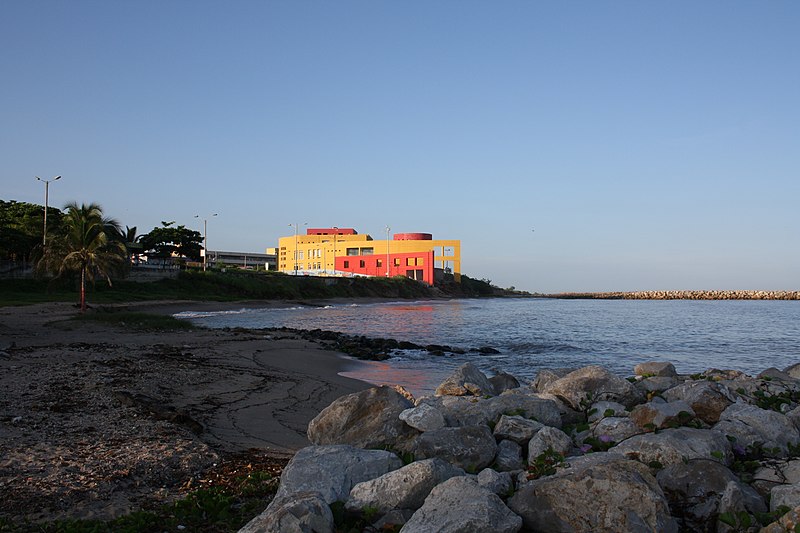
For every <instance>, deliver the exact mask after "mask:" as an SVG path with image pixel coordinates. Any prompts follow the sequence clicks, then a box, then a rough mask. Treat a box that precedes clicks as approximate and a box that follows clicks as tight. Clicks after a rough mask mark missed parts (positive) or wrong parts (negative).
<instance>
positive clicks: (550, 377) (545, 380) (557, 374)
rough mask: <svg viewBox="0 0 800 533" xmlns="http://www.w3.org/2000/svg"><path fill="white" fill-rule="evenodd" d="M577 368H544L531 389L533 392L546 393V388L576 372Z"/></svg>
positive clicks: (537, 375)
mask: <svg viewBox="0 0 800 533" xmlns="http://www.w3.org/2000/svg"><path fill="white" fill-rule="evenodd" d="M576 370H577V368H543V369H542V370H540V371H539V373H538V374H536V377H535V378H534V380H533V383H531V387H533V390H535V391H537V392H544V389H545V387H546V386H547V385H548V384H549V383H552V382H553V381H556V380H557V379H561V378H563V377H564V376H566V375H567V374H569V373H570V372H574V371H576Z"/></svg>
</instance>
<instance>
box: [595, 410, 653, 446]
mask: <svg viewBox="0 0 800 533" xmlns="http://www.w3.org/2000/svg"><path fill="white" fill-rule="evenodd" d="M591 431H592V436H594V437H595V438H598V439H599V438H601V437H604V436H605V437H607V438H608V439H610V440H612V441H614V442H617V443H619V442H622V441H624V440H625V439H627V438H629V437H633V436H634V435H639V434H641V433H643V432H644V430H643V429H642V428H640V427H639V426H637V425H636V422H634V421H633V420H631V419H630V418H628V417H624V418H623V417H619V416H610V417H607V418H603V419H602V420H598V421H597V422H596V423H594V424H593V425H592V426H591Z"/></svg>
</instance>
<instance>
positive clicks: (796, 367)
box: [783, 363, 800, 379]
mask: <svg viewBox="0 0 800 533" xmlns="http://www.w3.org/2000/svg"><path fill="white" fill-rule="evenodd" d="M783 371H784V372H785V373H786V374H788V375H789V376H791V377H793V378H795V379H800V363H795V364H793V365H789V366H787V367H786V368H784V369H783Z"/></svg>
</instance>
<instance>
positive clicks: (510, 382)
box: [489, 372, 519, 394]
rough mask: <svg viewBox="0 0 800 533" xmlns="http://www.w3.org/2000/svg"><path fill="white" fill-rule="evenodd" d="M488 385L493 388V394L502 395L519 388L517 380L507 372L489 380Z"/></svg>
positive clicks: (499, 373)
mask: <svg viewBox="0 0 800 533" xmlns="http://www.w3.org/2000/svg"><path fill="white" fill-rule="evenodd" d="M489 383H491V384H492V387H494V393H495V394H502V393H504V392H505V391H507V390H511V389H518V388H519V380H517V378H515V377H514V376H512V375H511V374H509V373H507V372H498V373H497V374H495V375H494V376H492V377H490V378H489Z"/></svg>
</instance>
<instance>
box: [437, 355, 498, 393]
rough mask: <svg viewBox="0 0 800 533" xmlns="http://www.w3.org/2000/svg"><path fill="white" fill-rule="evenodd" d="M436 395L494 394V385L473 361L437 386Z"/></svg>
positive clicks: (465, 364)
mask: <svg viewBox="0 0 800 533" xmlns="http://www.w3.org/2000/svg"><path fill="white" fill-rule="evenodd" d="M435 394H436V396H487V395H488V396H492V395H494V386H493V385H492V383H491V382H490V381H489V379H488V378H487V377H486V376H485V375H484V374H483V372H481V371H480V370H478V367H476V366H475V365H473V364H472V363H464V364H463V365H461V366H460V367H458V369H457V370H456V371H455V372H454V373H453V374H452V375H450V376H449V377H448V378H447V379H445V380H444V381H443V382H442V383H441V384H440V385H439V386H438V387H437V388H436V392H435Z"/></svg>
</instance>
